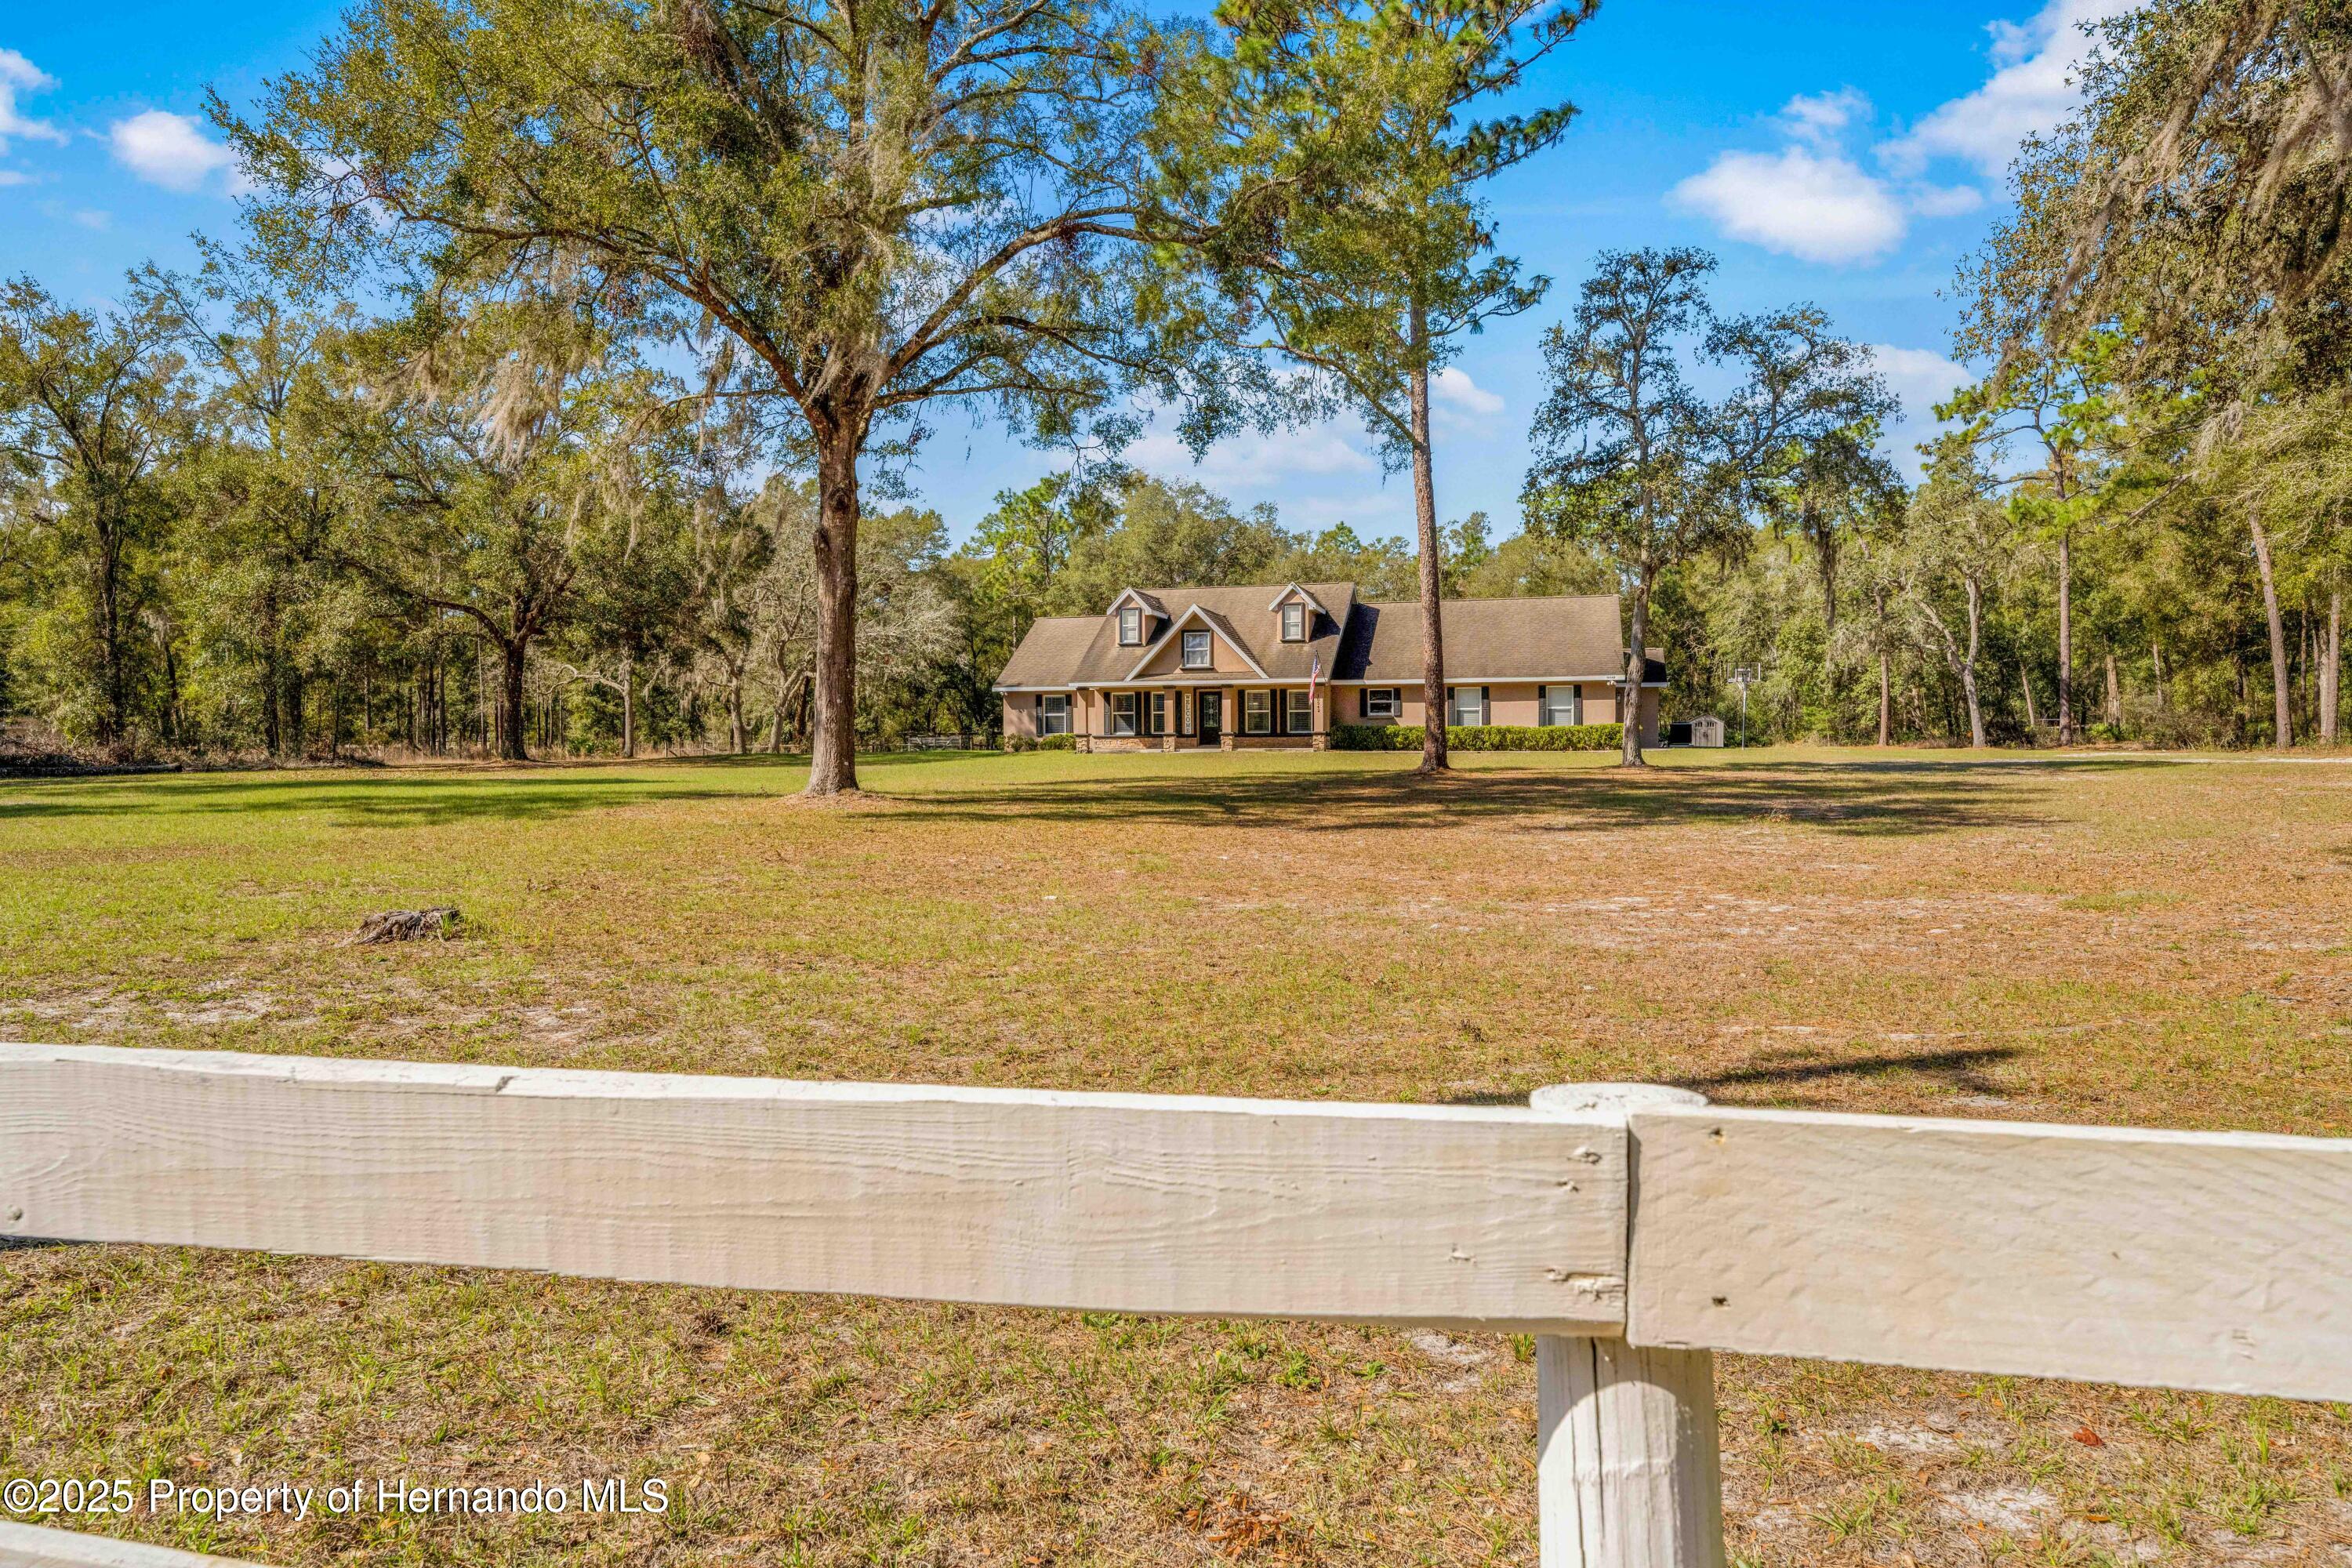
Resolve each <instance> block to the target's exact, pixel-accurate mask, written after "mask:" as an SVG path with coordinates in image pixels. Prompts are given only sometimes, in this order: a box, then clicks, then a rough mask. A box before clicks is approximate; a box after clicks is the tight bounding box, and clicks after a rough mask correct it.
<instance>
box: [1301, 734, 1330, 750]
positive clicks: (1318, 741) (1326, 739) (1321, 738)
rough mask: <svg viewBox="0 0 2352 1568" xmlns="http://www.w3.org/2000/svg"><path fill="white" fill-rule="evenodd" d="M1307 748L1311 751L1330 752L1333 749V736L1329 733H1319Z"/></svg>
mask: <svg viewBox="0 0 2352 1568" xmlns="http://www.w3.org/2000/svg"><path fill="white" fill-rule="evenodd" d="M1330 749H1331V737H1330V736H1328V735H1318V736H1316V737H1315V740H1314V742H1313V743H1311V744H1310V745H1309V746H1308V747H1307V750H1308V751H1310V752H1328V751H1329V750H1330Z"/></svg>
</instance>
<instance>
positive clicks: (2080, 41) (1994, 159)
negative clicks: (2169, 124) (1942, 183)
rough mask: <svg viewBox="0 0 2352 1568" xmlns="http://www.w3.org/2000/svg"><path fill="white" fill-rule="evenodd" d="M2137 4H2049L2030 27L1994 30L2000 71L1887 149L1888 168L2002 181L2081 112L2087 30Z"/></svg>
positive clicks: (2056, 0) (2076, 0) (2119, 0)
mask: <svg viewBox="0 0 2352 1568" xmlns="http://www.w3.org/2000/svg"><path fill="white" fill-rule="evenodd" d="M2137 3H2138V0H2049V4H2047V5H2044V6H2043V7H2042V10H2041V11H2040V12H2039V13H2038V14H2037V15H2035V16H2034V17H2033V19H2032V21H2030V22H2026V23H2023V24H2019V23H2016V22H1995V23H1994V24H1993V25H1992V29H1991V31H1992V47H1991V51H1990V52H1991V56H1992V60H1993V63H1994V65H1995V66H1996V67H1997V68H1996V69H1995V70H1994V72H1993V73H1992V75H1991V77H1990V79H1987V80H1986V82H1985V84H1984V85H1983V86H1982V87H1980V88H1978V89H1976V90H1975V91H1974V92H1971V93H1969V94H1967V95H1966V96H1964V97H1961V98H1956V99H1954V100H1951V101H1950V102H1949V103H1947V104H1944V105H1943V106H1942V107H1940V108H1938V109H1937V110H1934V111H1933V112H1931V113H1930V114H1928V116H1927V118H1926V119H1925V120H1922V121H1919V123H1918V124H1916V125H1915V126H1913V127H1912V128H1911V132H1910V133H1909V134H1908V135H1906V136H1902V137H1898V138H1897V139H1895V141H1893V142H1888V143H1887V144H1886V145H1885V147H1883V148H1881V149H1880V150H1879V151H1880V154H1881V156H1883V157H1885V159H1886V160H1887V162H1888V164H1889V166H1891V167H1893V168H1895V169H1896V170H1898V171H1900V172H1903V173H1906V174H1916V173H1917V172H1918V171H1919V170H1920V169H1922V168H1925V167H1926V166H1927V161H1928V160H1929V159H1931V158H1937V157H1952V158H1961V159H1965V160H1967V161H1968V162H1969V163H1973V164H1975V165H1976V167H1977V168H1978V169H1979V170H1980V171H1982V172H1983V173H1985V174H1992V175H1999V174H2001V173H2002V172H2003V171H2005V170H2006V169H2007V168H2008V167H2009V163H2010V160H2011V159H2012V158H2014V157H2015V156H2016V155H2017V147H2018V143H2019V142H2022V141H2024V140H2025V139H2026V138H2027V137H2028V136H2032V135H2035V134H2038V133H2040V132H2046V131H2049V130H2050V129H2052V128H2053V127H2054V126H2055V125H2056V124H2057V123H2058V122H2059V121H2061V120H2063V119H2064V118H2065V117H2066V114H2067V111H2068V110H2072V109H2073V108H2074V103H2075V100H2076V96H2077V89H2076V86H2075V82H2074V74H2075V71H2076V69H2077V68H2079V67H2080V66H2081V65H2082V63H2083V60H2084V57H2085V56H2087V55H2088V54H2089V53H2090V51H2091V40H2090V38H2089V37H2086V36H2084V32H2083V28H2084V25H2085V24H2087V23H2092V22H2101V21H2105V19H2107V18H2108V17H2110V16H2120V15H2121V14H2122V13H2124V12H2126V11H2128V10H2130V9H2131V8H2132V6H2133V5H2136V4H2137Z"/></svg>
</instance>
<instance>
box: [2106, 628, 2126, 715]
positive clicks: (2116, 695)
mask: <svg viewBox="0 0 2352 1568" xmlns="http://www.w3.org/2000/svg"><path fill="white" fill-rule="evenodd" d="M2107 722H2108V723H2109V724H2111V725H2113V726H2114V727H2115V728H2116V731H2121V730H2122V729H2123V727H2124V686H2123V682H2122V680H2121V679H2118V678H2117V677H2116V655H2115V650H2114V649H2113V648H2109V649H2108V650H2107Z"/></svg>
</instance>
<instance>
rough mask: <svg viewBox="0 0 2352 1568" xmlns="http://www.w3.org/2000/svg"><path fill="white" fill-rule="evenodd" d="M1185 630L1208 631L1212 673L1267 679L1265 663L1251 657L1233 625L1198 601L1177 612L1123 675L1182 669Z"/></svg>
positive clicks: (1155, 674) (1170, 672)
mask: <svg viewBox="0 0 2352 1568" xmlns="http://www.w3.org/2000/svg"><path fill="white" fill-rule="evenodd" d="M1187 631H1206V632H1207V633H1208V634H1209V657H1210V658H1211V660H1212V661H1213V662H1212V666H1211V668H1212V669H1213V672H1214V673H1216V674H1219V675H1253V676H1255V677H1257V678H1258V679H1268V677H1267V676H1266V673H1265V667H1264V666H1262V665H1260V664H1259V663H1258V661H1257V660H1256V658H1254V657H1252V655H1251V653H1250V650H1249V649H1248V648H1246V647H1243V646H1242V641H1241V639H1240V637H1237V636H1235V635H1234V629H1233V627H1232V626H1230V625H1229V624H1227V623H1226V622H1225V620H1224V619H1223V617H1222V616H1217V615H1213V614H1212V613H1211V612H1210V611H1208V610H1206V609H1203V608H1202V606H1200V605H1193V606H1192V608H1190V609H1188V610H1186V611H1185V612H1184V613H1183V614H1182V615H1181V616H1177V617H1176V619H1175V620H1174V621H1173V622H1172V623H1171V625H1170V626H1169V627H1168V629H1167V630H1166V631H1165V632H1162V633H1161V634H1160V638H1159V640H1158V641H1156V642H1154V643H1153V644H1152V645H1151V646H1150V647H1147V648H1146V649H1144V650H1143V657H1142V658H1139V659H1138V660H1137V661H1136V663H1135V668H1132V669H1130V670H1129V671H1128V672H1127V675H1126V677H1125V679H1129V680H1138V679H1147V678H1152V677H1160V676H1178V675H1182V674H1183V673H1185V671H1184V669H1183V668H1182V667H1183V658H1184V639H1183V634H1184V633H1185V632H1187ZM1192 673H1193V674H1195V675H1197V674H1200V673H1202V672H1201V671H1198V670H1194V671H1192Z"/></svg>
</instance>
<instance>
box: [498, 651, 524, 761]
mask: <svg viewBox="0 0 2352 1568" xmlns="http://www.w3.org/2000/svg"><path fill="white" fill-rule="evenodd" d="M529 647H530V642H529V640H528V639H527V638H523V637H515V638H512V639H510V640H509V641H506V642H502V643H500V644H499V756H500V757H501V758H503V759H505V760H506V761H508V762H509V763H527V762H529V761H530V751H529V750H528V749H527V748H525V746H524V745H523V742H522V726H523V697H522V669H523V656H524V654H525V652H526V651H527V650H528V649H529Z"/></svg>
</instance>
